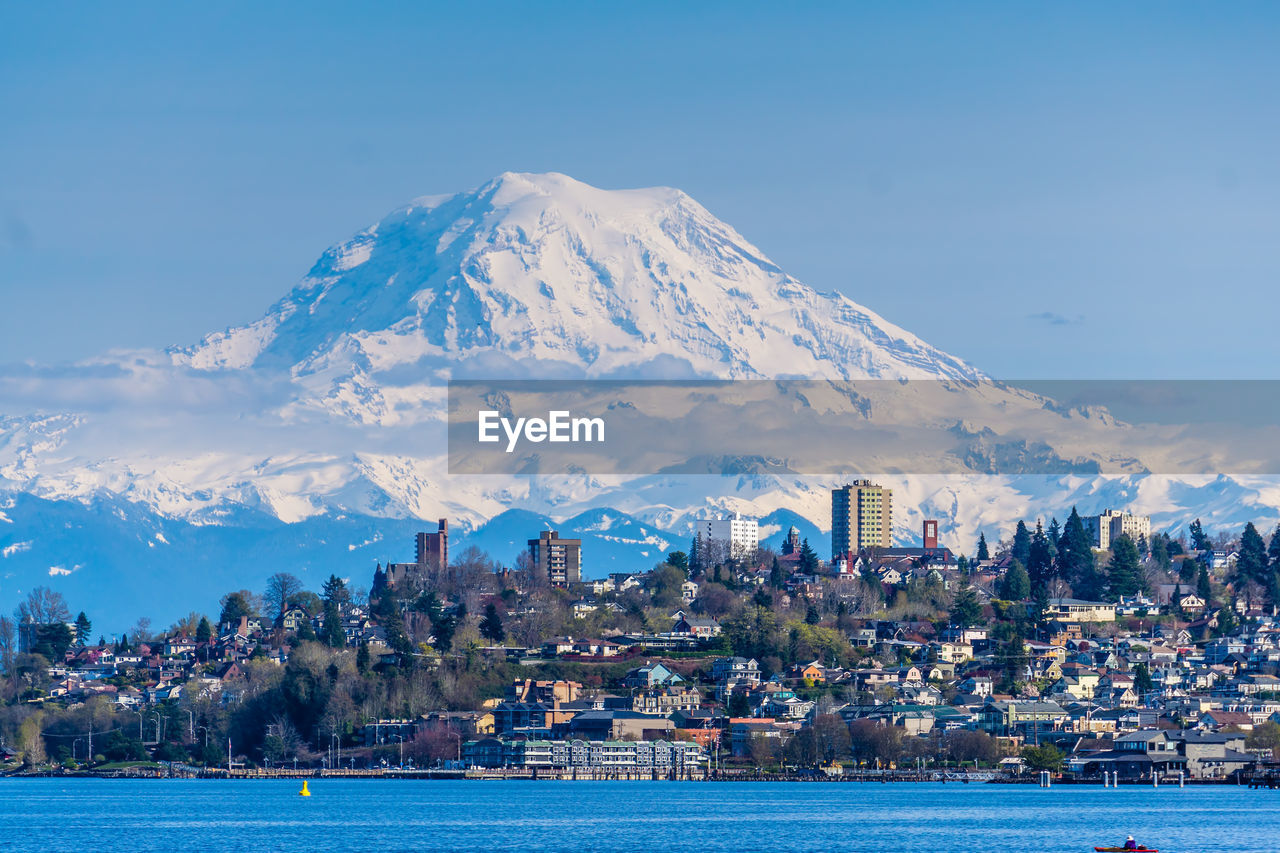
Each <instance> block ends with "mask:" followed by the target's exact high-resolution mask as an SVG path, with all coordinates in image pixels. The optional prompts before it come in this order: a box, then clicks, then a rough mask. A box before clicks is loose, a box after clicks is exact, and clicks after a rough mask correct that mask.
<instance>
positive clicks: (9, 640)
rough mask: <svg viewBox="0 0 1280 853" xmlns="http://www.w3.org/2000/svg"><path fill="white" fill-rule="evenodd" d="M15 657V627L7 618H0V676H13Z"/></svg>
mask: <svg viewBox="0 0 1280 853" xmlns="http://www.w3.org/2000/svg"><path fill="white" fill-rule="evenodd" d="M17 656H18V631H17V627H16V626H15V625H14V624H13V620H12V619H10V618H9V617H8V616H0V674H5V675H12V674H13V661H14V659H15V658H16V657H17Z"/></svg>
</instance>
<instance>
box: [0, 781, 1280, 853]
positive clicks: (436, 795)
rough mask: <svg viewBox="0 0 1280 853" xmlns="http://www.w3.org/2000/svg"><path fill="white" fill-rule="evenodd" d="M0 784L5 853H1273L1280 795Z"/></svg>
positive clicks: (952, 788)
mask: <svg viewBox="0 0 1280 853" xmlns="http://www.w3.org/2000/svg"><path fill="white" fill-rule="evenodd" d="M299 787H300V785H299V783H297V782H293V781H233V782H228V781H220V780H115V779H101V780H99V779H70V780H61V779H7V780H0V850H4V851H11V850H12V851H28V850H30V851H36V850H39V851H48V850H77V851H121V853H124V851H128V853H152V852H153V851H155V853H159V851H164V853H172V851H175V850H180V851H184V853H188V851H205V850H209V851H214V850H217V851H223V850H242V851H278V853H317V851H360V852H361V853H372V851H377V853H383V852H384V851H437V850H459V851H461V850H466V851H485V852H486V853H488V851H528V853H540V851H592V853H597V851H602V852H603V851H653V850H663V851H686V850H687V851H698V853H722V851H723V853H728V851H732V852H733V853H744V851H756V850H762V851H764V850H767V851H773V850H776V851H804V852H805V853H808V851H813V853H818V851H821V853H833V851H840V853H861V851H867V852H868V853H870V851H876V853H882V851H894V853H910V851H928V853H974V851H986V850H994V851H1006V850H1020V851H1026V850H1034V851H1036V853H1059V851H1060V853H1081V851H1091V850H1092V848H1093V845H1095V844H1112V843H1115V844H1118V843H1120V842H1121V841H1122V840H1123V839H1124V837H1125V835H1126V834H1128V833H1130V832H1132V833H1133V834H1134V835H1135V836H1136V837H1137V839H1138V841H1139V842H1140V843H1145V844H1147V845H1148V846H1158V847H1159V848H1160V849H1161V850H1162V851H1169V853H1191V851H1225V850H1230V851H1238V853H1264V851H1265V853H1275V851H1278V850H1280V791H1250V790H1248V789H1247V788H1245V789H1242V788H1235V787H1225V786H1210V787H1194V788H1191V787H1189V788H1185V789H1181V790H1179V789H1178V788H1176V787H1163V788H1160V789H1158V790H1152V789H1150V788H1142V787H1125V788H1120V789H1113V788H1101V787H1096V786H1059V787H1055V788H1052V789H1049V790H1043V789H1040V788H1037V787H1034V786H1031V785H960V784H947V785H941V784H896V785H893V784H891V785H879V784H858V783H841V784H814V783H785V782H781V783H754V782H737V783H732V782H725V783H717V782H711V783H679V782H670V783H668V782H632V783H627V782H480V781H472V782H460V781H449V782H440V781H408V780H406V781H387V780H376V781H375V780H336V779H335V780H325V779H319V780H313V781H312V783H311V790H312V792H313V796H312V797H310V798H309V799H307V798H303V797H299V796H298V795H297V791H298V788H299Z"/></svg>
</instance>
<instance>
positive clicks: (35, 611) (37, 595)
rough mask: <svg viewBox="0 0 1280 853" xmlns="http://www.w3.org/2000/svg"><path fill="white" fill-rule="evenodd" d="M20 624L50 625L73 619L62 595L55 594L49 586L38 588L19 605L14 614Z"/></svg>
mask: <svg viewBox="0 0 1280 853" xmlns="http://www.w3.org/2000/svg"><path fill="white" fill-rule="evenodd" d="M14 615H15V616H17V618H18V621H19V622H34V623H36V624H37V625H50V624H52V623H54V622H67V621H69V620H70V619H71V611H70V609H68V607H67V601H66V599H65V598H63V597H62V593H60V592H55V591H53V590H51V589H49V588H48V587H47V586H38V587H36V588H35V589H33V590H31V592H29V593H27V597H26V598H25V599H23V600H22V602H21V603H19V604H18V610H17V612H16V613H15V614H14Z"/></svg>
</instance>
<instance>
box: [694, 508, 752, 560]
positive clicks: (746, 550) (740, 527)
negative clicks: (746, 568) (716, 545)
mask: <svg viewBox="0 0 1280 853" xmlns="http://www.w3.org/2000/svg"><path fill="white" fill-rule="evenodd" d="M694 536H696V537H697V538H698V539H699V540H700V541H702V542H708V543H710V542H723V543H725V547H726V548H727V551H728V553H727V554H726V556H728V557H730V558H732V559H735V560H754V559H755V557H756V552H757V551H758V550H759V548H760V525H759V523H758V522H757V521H756V520H755V519H754V518H743V517H742V516H740V515H738V513H736V512H735V513H734V514H733V517H732V518H720V517H719V516H717V517H716V518H702V519H698V521H697V522H696V523H695V524H694Z"/></svg>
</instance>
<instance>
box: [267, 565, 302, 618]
mask: <svg viewBox="0 0 1280 853" xmlns="http://www.w3.org/2000/svg"><path fill="white" fill-rule="evenodd" d="M299 592H302V581H300V580H298V578H297V577H295V576H294V575H291V574H289V573H288V572H276V573H275V574H274V575H272V576H271V577H269V578H267V590H266V592H265V593H264V594H263V596H262V598H263V600H264V601H266V603H267V606H268V607H269V608H271V613H272V614H273V615H275V616H283V615H284V612H285V610H287V609H288V608H289V600H290V599H291V598H293V596H294V595H296V594H298V593H299Z"/></svg>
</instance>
